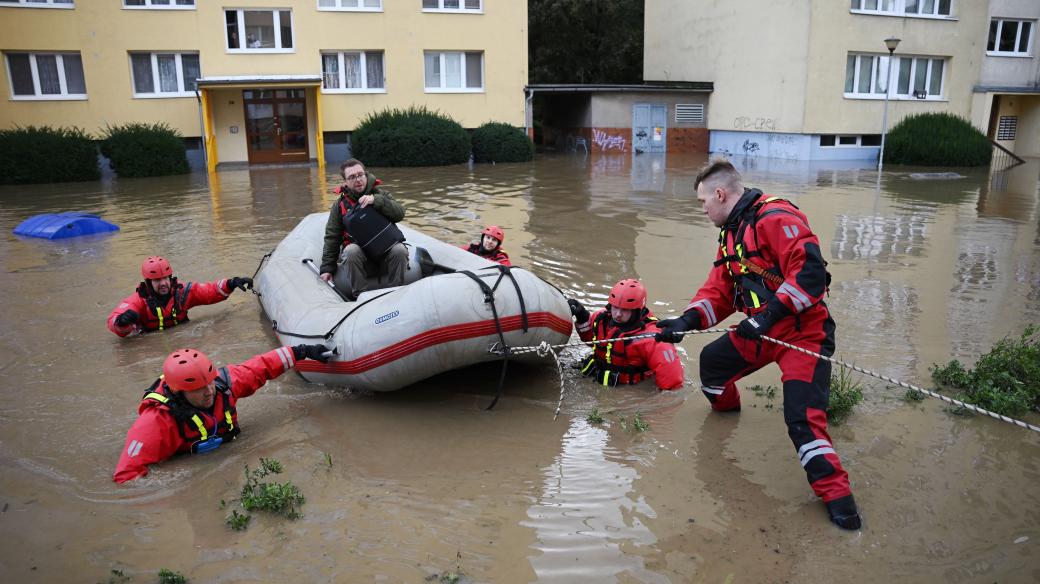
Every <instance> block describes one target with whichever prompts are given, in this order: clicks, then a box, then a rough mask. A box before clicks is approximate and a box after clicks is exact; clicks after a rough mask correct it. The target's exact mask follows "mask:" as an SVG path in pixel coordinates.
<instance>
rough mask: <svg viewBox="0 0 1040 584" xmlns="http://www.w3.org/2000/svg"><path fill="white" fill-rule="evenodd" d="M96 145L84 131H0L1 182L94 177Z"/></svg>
mask: <svg viewBox="0 0 1040 584" xmlns="http://www.w3.org/2000/svg"><path fill="white" fill-rule="evenodd" d="M100 177H101V171H100V170H99V169H98V158H97V146H96V145H95V144H94V142H93V140H91V137H90V136H89V135H88V134H87V133H86V132H84V131H83V130H81V129H79V128H75V127H71V128H51V127H50V126H43V127H41V128H37V127H35V126H29V127H28V128H14V129H13V130H0V184H28V183H52V182H73V181H80V180H97V179H98V178H100Z"/></svg>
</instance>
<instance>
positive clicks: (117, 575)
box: [98, 568, 130, 584]
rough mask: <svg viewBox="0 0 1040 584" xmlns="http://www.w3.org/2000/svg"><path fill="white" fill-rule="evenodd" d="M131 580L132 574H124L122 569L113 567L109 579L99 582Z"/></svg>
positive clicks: (108, 582) (117, 582)
mask: <svg viewBox="0 0 1040 584" xmlns="http://www.w3.org/2000/svg"><path fill="white" fill-rule="evenodd" d="M129 581H130V576H127V575H125V574H123V571H122V570H117V569H115V568H112V570H110V571H109V573H108V580H105V581H104V582H98V584H126V583H127V582H129Z"/></svg>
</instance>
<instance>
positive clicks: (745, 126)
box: [733, 116, 776, 131]
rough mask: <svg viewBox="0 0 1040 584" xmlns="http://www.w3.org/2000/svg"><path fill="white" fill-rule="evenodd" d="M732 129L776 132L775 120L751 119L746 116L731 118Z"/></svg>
mask: <svg viewBox="0 0 1040 584" xmlns="http://www.w3.org/2000/svg"><path fill="white" fill-rule="evenodd" d="M733 129H734V130H772V131H776V118H752V117H748V116H739V117H736V118H733Z"/></svg>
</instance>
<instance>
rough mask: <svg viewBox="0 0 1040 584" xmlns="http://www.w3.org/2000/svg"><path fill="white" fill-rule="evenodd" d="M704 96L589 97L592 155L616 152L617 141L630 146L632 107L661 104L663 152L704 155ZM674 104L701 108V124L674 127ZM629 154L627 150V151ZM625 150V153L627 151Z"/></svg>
mask: <svg viewBox="0 0 1040 584" xmlns="http://www.w3.org/2000/svg"><path fill="white" fill-rule="evenodd" d="M708 95H709V94H706V93H681V92H675V93H670V92H660V93H658V92H638V93H637V92H632V93H594V94H592V104H591V105H592V107H591V110H592V111H591V123H590V127H591V128H593V132H592V139H593V142H594V148H593V150H594V151H609V150H616V149H617V144H619V140H624V141H625V143H627V144H631V142H632V107H633V106H634V105H636V104H644V103H645V104H661V105H664V106H665V109H666V111H667V121H666V125H665V127H666V132H665V149H666V151H668V152H707V150H708V131H707V129H706V126H707V123H706V121H707V117H708ZM675 104H700V105H703V106H704V119H705V121H704V122H701V123H693V124H691V123H681V124H680V123H678V122H676V121H675ZM628 150H631V148H628ZM628 150H625V151H628Z"/></svg>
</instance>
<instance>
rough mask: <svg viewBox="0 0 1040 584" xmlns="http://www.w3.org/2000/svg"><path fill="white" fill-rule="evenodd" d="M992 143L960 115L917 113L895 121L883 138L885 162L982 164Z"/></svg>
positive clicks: (947, 164) (950, 164)
mask: <svg viewBox="0 0 1040 584" xmlns="http://www.w3.org/2000/svg"><path fill="white" fill-rule="evenodd" d="M992 154H993V145H992V144H991V143H990V141H989V139H988V138H986V135H985V134H983V133H982V132H980V131H978V130H977V129H975V127H974V126H972V125H971V123H970V122H968V121H967V120H965V119H964V118H961V117H958V116H955V115H953V114H947V113H934V114H917V115H912V116H909V117H907V118H906V119H904V120H903V121H901V122H899V124H897V125H896V126H895V127H894V128H892V131H890V132H889V133H888V137H887V138H886V139H885V162H892V163H895V164H916V165H922V166H985V165H987V164H989V159H990V156H992Z"/></svg>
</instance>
